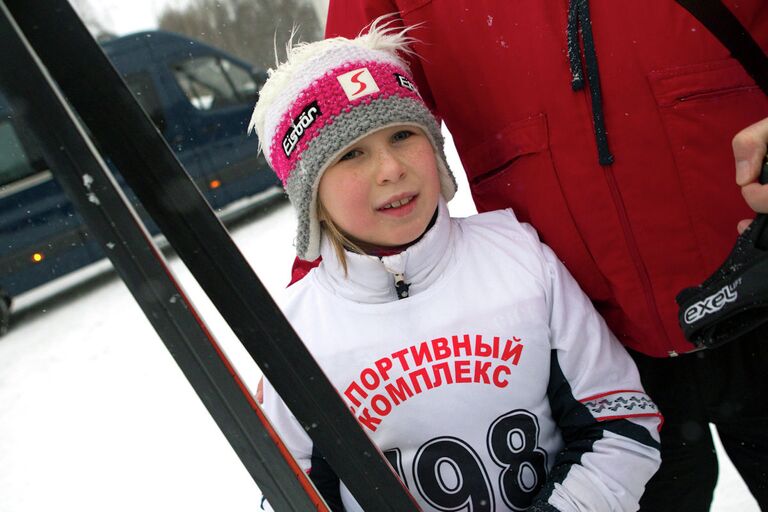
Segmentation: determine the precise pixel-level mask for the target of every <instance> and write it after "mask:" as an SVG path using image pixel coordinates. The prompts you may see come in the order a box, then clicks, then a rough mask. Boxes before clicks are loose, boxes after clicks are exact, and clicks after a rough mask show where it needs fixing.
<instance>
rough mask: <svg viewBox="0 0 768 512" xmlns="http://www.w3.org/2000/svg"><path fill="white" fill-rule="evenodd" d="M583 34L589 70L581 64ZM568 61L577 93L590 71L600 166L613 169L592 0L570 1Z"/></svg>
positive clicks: (585, 58)
mask: <svg viewBox="0 0 768 512" xmlns="http://www.w3.org/2000/svg"><path fill="white" fill-rule="evenodd" d="M579 34H581V40H582V41H583V43H584V60H585V63H584V64H585V66H583V65H582V63H581V50H580V48H579V39H580V38H579ZM568 59H569V60H570V63H571V76H572V77H573V78H572V81H571V87H572V88H573V90H574V91H580V90H582V89H583V88H584V67H586V70H587V81H588V82H589V92H590V95H591V97H592V121H593V124H594V130H595V140H596V142H597V156H598V160H599V161H600V165H611V164H612V163H613V155H612V154H611V151H610V150H609V149H608V135H607V133H606V131H605V119H604V118H603V95H602V92H601V91H600V72H599V71H598V68H597V53H595V40H594V37H593V36H592V20H591V18H590V16H589V0H570V1H569V3H568Z"/></svg>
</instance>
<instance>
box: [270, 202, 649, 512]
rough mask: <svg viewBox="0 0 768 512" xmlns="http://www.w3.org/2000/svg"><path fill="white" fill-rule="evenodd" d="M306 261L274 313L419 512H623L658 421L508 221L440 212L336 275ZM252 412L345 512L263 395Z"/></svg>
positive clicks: (537, 246) (592, 321)
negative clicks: (415, 234) (401, 284)
mask: <svg viewBox="0 0 768 512" xmlns="http://www.w3.org/2000/svg"><path fill="white" fill-rule="evenodd" d="M322 256H323V262H322V263H321V265H320V266H319V267H317V268H315V269H314V270H312V271H311V272H310V273H309V274H308V275H307V276H306V277H305V278H304V279H303V280H301V281H299V282H298V283H296V284H295V285H293V286H292V287H290V288H289V289H288V290H286V297H285V300H284V301H283V302H282V305H281V307H282V309H283V311H284V312H285V315H286V316H287V318H288V319H289V321H290V322H291V324H292V325H293V327H294V328H295V330H296V331H297V333H298V334H299V335H300V336H301V338H302V339H303V340H304V343H305V344H306V345H307V347H308V348H309V351H310V352H311V353H312V355H313V356H314V357H315V359H316V360H317V362H318V363H319V365H320V366H321V367H322V369H323V370H324V372H325V373H326V374H327V376H328V378H329V379H330V381H331V382H332V383H333V385H334V386H335V387H336V389H337V390H338V391H339V393H340V394H341V396H342V397H343V398H344V400H345V401H346V402H347V403H348V405H349V406H350V408H351V410H352V411H353V413H354V414H355V416H356V417H357V418H358V420H359V422H360V424H361V425H362V427H363V429H364V430H365V432H366V433H367V434H368V435H369V436H370V437H371V439H372V440H373V441H374V442H375V443H376V445H377V446H379V448H380V449H381V450H382V452H383V453H384V455H385V456H386V457H387V458H388V460H389V461H390V463H391V464H392V466H393V467H394V469H395V470H396V472H397V473H398V474H399V475H400V477H401V479H402V480H403V481H404V482H405V484H406V485H407V487H408V489H409V490H410V491H411V493H412V494H413V496H414V498H415V499H416V501H417V502H418V503H419V505H420V506H421V507H422V509H423V510H425V511H447V510H469V511H473V512H477V511H502V510H524V509H526V508H528V507H530V506H531V505H532V504H534V503H535V504H536V506H537V507H538V508H537V510H561V511H590V512H599V511H629V510H637V508H638V501H639V499H640V496H641V495H642V493H643V489H644V486H645V484H646V482H647V481H648V480H649V479H650V477H651V476H652V475H653V474H654V472H655V471H656V469H657V468H658V465H659V461H660V458H659V451H658V448H659V436H658V429H659V428H660V424H661V416H660V415H659V412H658V410H657V408H656V406H655V405H654V404H653V402H652V401H651V400H650V399H649V398H648V396H647V395H646V394H645V393H644V392H643V390H642V387H641V384H640V379H639V377H638V373H637V370H636V368H635V366H634V363H633V362H632V360H631V359H630V357H629V356H628V354H627V353H626V351H625V350H624V349H623V347H622V346H621V345H620V344H619V342H618V341H617V340H616V338H615V337H614V336H613V335H612V334H611V333H610V332H609V330H608V328H607V327H606V325H605V323H604V322H603V319H602V318H601V317H600V316H599V315H598V314H597V313H596V312H595V310H594V308H593V307H592V304H591V303H590V301H589V299H588V298H587V297H586V296H585V295H584V293H583V292H582V291H581V289H580V288H579V286H578V285H577V284H576V282H575V281H574V280H573V278H572V277H571V276H570V274H569V273H568V272H567V270H566V269H565V268H564V267H563V265H562V264H561V263H560V261H559V260H558V259H557V258H556V257H555V255H554V254H553V253H552V251H551V250H550V249H549V248H548V247H547V246H545V245H544V244H542V243H541V242H540V241H539V240H538V237H537V236H536V233H535V231H534V230H533V229H532V228H531V227H530V226H528V225H526V224H521V223H519V222H518V221H517V219H516V218H515V216H514V214H513V213H512V211H511V210H506V211H496V212H491V213H485V214H481V215H476V216H473V217H469V218H466V219H451V218H450V217H449V216H448V213H447V208H446V207H445V205H444V204H443V203H442V202H441V204H440V205H439V209H438V215H437V219H436V221H435V224H434V225H433V226H432V227H431V228H430V229H429V231H427V233H426V234H425V235H424V236H423V238H422V239H421V240H419V241H418V242H417V243H416V244H414V245H412V246H410V247H409V248H408V249H407V250H405V251H404V252H402V253H400V254H396V255H392V256H384V257H381V258H379V257H373V256H363V255H356V254H350V253H347V258H348V275H346V276H345V273H344V270H343V269H342V267H341V265H340V263H339V261H338V260H337V258H336V256H335V255H334V251H333V249H332V248H331V247H330V244H329V243H328V241H327V240H324V241H323V246H322ZM398 274H399V275H401V277H403V278H404V281H405V282H406V283H408V287H407V288H408V289H407V295H408V296H407V298H404V299H398V295H397V293H396V289H395V276H396V275H398ZM264 406H265V409H266V411H267V414H268V416H269V417H270V419H271V420H272V421H273V423H274V425H275V427H276V428H277V430H278V432H279V433H280V434H281V435H282V436H283V438H284V440H285V441H286V444H287V445H288V448H289V449H290V451H291V452H292V453H293V455H294V456H295V457H296V459H297V460H298V462H299V463H300V464H301V465H302V467H303V468H304V469H306V470H308V471H309V472H310V476H311V477H312V479H313V480H314V481H316V482H319V483H318V486H319V487H320V488H321V489H320V490H321V492H323V494H324V495H325V496H326V497H327V499H328V501H329V503H334V502H336V503H337V502H338V501H339V499H340V500H341V502H343V506H344V508H345V509H346V510H350V511H351V510H360V508H359V506H358V505H357V503H356V502H355V501H354V499H353V498H352V496H351V495H349V493H348V492H347V491H346V490H345V488H344V487H343V485H341V486H340V490H339V485H338V483H334V482H336V481H334V480H333V478H332V477H331V478H329V475H328V474H326V473H327V472H328V470H329V467H328V465H327V463H325V462H324V460H323V459H322V456H321V454H318V453H316V451H315V450H313V445H312V442H311V440H310V438H309V437H308V436H307V435H306V433H305V432H304V430H303V429H302V428H301V426H300V425H299V424H298V423H297V422H296V420H295V418H293V416H292V415H291V413H290V411H289V410H288V409H287V408H286V406H285V404H284V403H283V402H282V401H281V400H280V398H279V397H278V396H277V395H276V393H275V391H274V389H273V388H272V387H271V386H270V385H269V383H265V389H264ZM320 473H323V474H320ZM328 482H331V484H330V485H329V484H328ZM334 487H335V489H334ZM334 494H335V496H334ZM336 508H338V506H336Z"/></svg>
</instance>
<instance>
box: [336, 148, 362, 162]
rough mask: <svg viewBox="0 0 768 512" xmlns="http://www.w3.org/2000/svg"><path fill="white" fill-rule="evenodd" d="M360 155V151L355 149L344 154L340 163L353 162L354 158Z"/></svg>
mask: <svg viewBox="0 0 768 512" xmlns="http://www.w3.org/2000/svg"><path fill="white" fill-rule="evenodd" d="M359 154H360V151H359V150H357V149H353V150H352V151H348V152H347V153H344V155H342V157H341V158H339V162H343V161H344V160H352V159H353V158H355V157H357V156H358V155H359Z"/></svg>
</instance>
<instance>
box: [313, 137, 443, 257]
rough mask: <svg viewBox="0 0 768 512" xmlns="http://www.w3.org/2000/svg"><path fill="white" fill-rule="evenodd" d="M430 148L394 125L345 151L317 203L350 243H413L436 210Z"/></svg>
mask: <svg viewBox="0 0 768 512" xmlns="http://www.w3.org/2000/svg"><path fill="white" fill-rule="evenodd" d="M437 172H438V171H437V161H436V159H435V152H434V149H432V144H431V143H430V142H429V139H428V138H427V136H426V135H425V134H424V132H423V131H422V130H421V129H419V128H415V127H412V126H405V125H399V126H392V127H389V128H383V129H381V130H379V131H376V132H374V133H371V134H369V135H367V136H366V137H364V138H363V139H361V140H360V141H358V142H356V143H355V144H352V145H351V146H349V147H348V148H347V149H346V150H345V153H344V154H343V155H342V156H341V158H340V159H338V160H337V161H336V162H335V163H333V164H331V166H330V167H329V168H328V169H326V171H325V173H324V174H323V177H322V178H321V179H320V187H319V190H318V194H319V199H320V201H321V202H322V204H323V206H324V207H325V209H326V211H327V213H328V215H329V216H330V217H331V220H332V221H333V222H334V223H335V224H336V226H338V228H339V229H340V230H341V231H342V232H343V233H344V234H345V235H346V236H348V237H349V238H350V239H351V240H352V241H359V242H364V243H368V244H373V245H377V246H382V247H393V246H398V245H403V244H407V243H410V242H412V241H413V240H416V239H417V238H418V237H419V236H421V235H422V233H424V230H425V229H427V225H428V224H429V221H430V220H431V219H432V215H434V213H435V208H436V207H437V201H438V197H439V195H440V180H439V178H438V174H437Z"/></svg>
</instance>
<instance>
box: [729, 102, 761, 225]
mask: <svg viewBox="0 0 768 512" xmlns="http://www.w3.org/2000/svg"><path fill="white" fill-rule="evenodd" d="M767 146H768V117H767V118H765V119H763V120H762V121H758V122H757V123H755V124H753V125H751V126H748V127H746V128H744V129H743V130H741V131H740V132H739V133H737V134H736V136H735V137H734V138H733V156H734V159H735V160H736V184H737V185H739V186H740V187H741V194H742V195H743V196H744V200H746V201H747V204H748V205H749V206H750V208H752V209H753V210H755V211H756V212H760V213H768V184H767V185H760V183H759V182H758V178H759V176H760V170H761V169H762V167H763V162H764V160H765V153H766V147H767ZM751 222H752V219H744V220H742V221H740V222H739V224H738V226H737V229H738V230H739V233H741V232H743V231H744V230H745V229H747V226H749V224H750V223H751Z"/></svg>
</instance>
